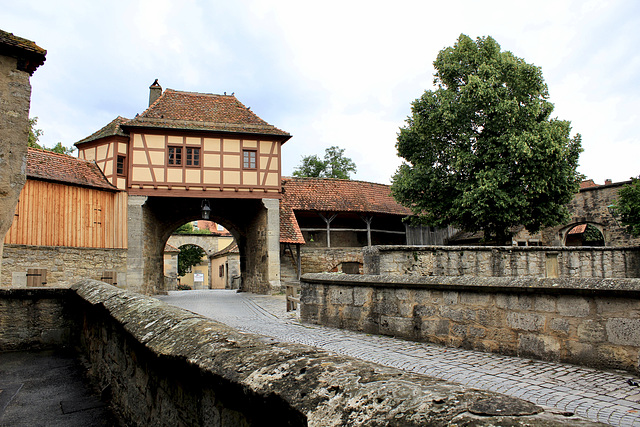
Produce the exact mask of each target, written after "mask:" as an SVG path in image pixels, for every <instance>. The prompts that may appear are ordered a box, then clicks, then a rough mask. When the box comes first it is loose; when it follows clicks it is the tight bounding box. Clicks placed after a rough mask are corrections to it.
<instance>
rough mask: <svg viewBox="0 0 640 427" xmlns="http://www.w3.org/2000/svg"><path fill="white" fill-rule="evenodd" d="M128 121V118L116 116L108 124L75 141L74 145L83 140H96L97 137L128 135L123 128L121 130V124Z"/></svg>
mask: <svg viewBox="0 0 640 427" xmlns="http://www.w3.org/2000/svg"><path fill="white" fill-rule="evenodd" d="M128 121H129V119H126V118H124V117H120V116H118V117H116V118H115V119H113V120H112V121H111V122H110V123H109V124H108V125H106V126H105V127H103V128H102V129H100V130H99V131H97V132H94V133H92V134H91V135H89V136H88V137H86V138H84V139H81V140H80V141H78V142H76V143H75V144H74V145H78V144H83V143H85V142H90V141H96V140H98V139H102V138H106V137H108V136H126V137H128V136H129V134H127V133H126V132H125V131H124V130H122V125H123V124H125V123H127V122H128Z"/></svg>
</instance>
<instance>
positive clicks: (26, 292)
mask: <svg viewBox="0 0 640 427" xmlns="http://www.w3.org/2000/svg"><path fill="white" fill-rule="evenodd" d="M74 297H75V298H77V295H76V294H75V293H74V292H72V291H71V290H69V289H42V288H41V289H0V352H2V351H15V350H41V349H45V348H56V347H66V346H70V345H72V343H74V342H76V341H77V337H78V334H77V331H78V327H77V326H78V322H77V320H78V319H77V317H76V314H75V310H74V307H77V304H76V303H77V301H76V300H75V299H74Z"/></svg>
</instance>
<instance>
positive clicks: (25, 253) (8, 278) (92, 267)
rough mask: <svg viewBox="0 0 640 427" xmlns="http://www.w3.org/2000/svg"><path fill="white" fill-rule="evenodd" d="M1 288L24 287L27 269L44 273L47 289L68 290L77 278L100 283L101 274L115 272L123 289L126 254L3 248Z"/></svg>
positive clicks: (40, 247)
mask: <svg viewBox="0 0 640 427" xmlns="http://www.w3.org/2000/svg"><path fill="white" fill-rule="evenodd" d="M2 263H3V269H2V276H0V287H5V288H8V287H12V288H24V287H26V286H27V276H26V275H27V269H29V268H43V269H46V270H47V284H46V286H47V287H58V288H60V287H69V286H71V284H73V283H75V282H76V281H77V278H78V277H88V278H92V279H96V280H100V278H101V277H102V274H103V272H104V271H116V272H117V282H116V283H117V285H118V286H119V287H123V288H124V287H126V271H127V250H126V249H95V248H72V247H63V246H30V245H5V246H4V257H3V260H2Z"/></svg>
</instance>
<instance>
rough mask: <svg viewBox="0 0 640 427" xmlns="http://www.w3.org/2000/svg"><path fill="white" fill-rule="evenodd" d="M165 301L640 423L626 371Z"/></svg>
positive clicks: (177, 298)
mask: <svg viewBox="0 0 640 427" xmlns="http://www.w3.org/2000/svg"><path fill="white" fill-rule="evenodd" d="M159 299H161V300H163V301H165V302H167V303H169V304H172V305H176V306H179V307H182V308H186V309H188V310H191V311H193V312H196V313H199V314H202V315H204V316H207V317H210V318H212V319H215V320H217V321H219V322H222V323H225V324H227V325H229V326H232V327H234V328H236V329H239V330H242V331H246V332H252V333H256V334H260V335H265V336H270V337H273V338H275V339H278V340H280V341H288V342H295V343H301V344H308V345H311V346H314V347H319V348H322V349H325V350H330V351H333V352H335V353H338V354H343V355H347V356H352V357H356V358H358V359H361V360H367V361H370V362H375V363H379V364H382V365H386V366H391V367H395V368H399V369H403V370H406V371H409V372H416V373H420V374H426V375H429V376H432V377H436V378H441V379H444V380H448V381H452V382H456V383H459V384H464V385H467V386H470V387H474V388H478V389H483V390H490V391H495V392H498V393H503V394H506V395H509V396H513V397H519V398H521V399H525V400H528V401H529V402H533V403H535V404H538V405H541V406H547V407H554V408H556V409H557V410H558V411H560V412H570V413H575V414H576V415H578V416H581V417H584V418H587V419H590V420H592V421H599V422H603V423H607V424H610V425H614V426H640V387H637V386H632V385H629V384H628V383H627V380H632V381H636V382H638V383H640V379H638V378H637V377H635V376H633V375H631V374H629V373H625V372H613V371H612V372H605V371H598V370H595V369H589V368H582V367H577V366H574V365H567V364H560V363H551V362H543V361H535V360H529V359H521V358H517V357H509V356H500V355H496V354H489V353H482V352H477V351H469V350H461V349H453V348H446V347H440V346H436V345H431V344H425V343H417V342H411V341H405V340H400V339H395V338H391V337H385V336H372V335H368V334H363V333H357V332H352V331H345V330H340V329H333V328H326V327H322V326H317V325H308V324H302V323H300V322H299V321H298V320H297V319H296V317H295V314H292V313H286V312H285V300H284V297H283V296H265V295H255V294H248V293H236V292H235V291H227V290H218V291H215V290H205V291H175V292H170V293H169V295H168V296H161V297H159Z"/></svg>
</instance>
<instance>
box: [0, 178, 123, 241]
mask: <svg viewBox="0 0 640 427" xmlns="http://www.w3.org/2000/svg"><path fill="white" fill-rule="evenodd" d="M4 243H5V244H16V245H35V246H70V247H85V248H126V247H127V193H125V192H111V191H101V190H98V189H93V188H84V187H76V186H71V185H64V184H57V183H52V182H45V181H37V180H31V179H28V180H27V183H26V184H25V186H24V188H23V189H22V192H21V193H20V200H19V202H18V206H17V208H16V213H15V216H14V219H13V224H12V225H11V228H10V229H9V232H8V233H7V235H6V237H5V240H4Z"/></svg>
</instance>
